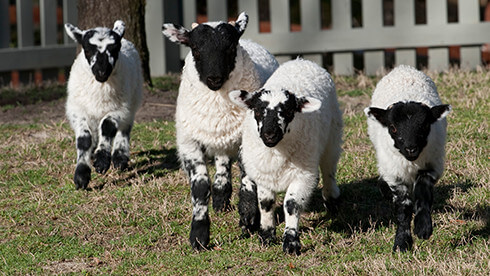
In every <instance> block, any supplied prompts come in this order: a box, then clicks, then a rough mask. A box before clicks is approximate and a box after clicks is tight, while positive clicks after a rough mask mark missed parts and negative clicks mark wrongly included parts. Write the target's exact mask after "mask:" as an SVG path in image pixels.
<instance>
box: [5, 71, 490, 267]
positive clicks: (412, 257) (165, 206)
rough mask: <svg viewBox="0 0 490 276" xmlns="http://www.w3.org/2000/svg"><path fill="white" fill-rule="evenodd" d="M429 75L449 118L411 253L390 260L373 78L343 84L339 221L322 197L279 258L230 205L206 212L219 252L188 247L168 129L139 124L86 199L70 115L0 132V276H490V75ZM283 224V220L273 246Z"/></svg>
mask: <svg viewBox="0 0 490 276" xmlns="http://www.w3.org/2000/svg"><path fill="white" fill-rule="evenodd" d="M431 76H432V77H433V79H434V81H435V82H436V85H437V86H438V89H439V93H440V95H441V97H442V100H443V102H444V103H450V104H451V105H452V107H453V112H452V113H451V114H450V115H449V116H448V139H447V145H446V150H447V160H446V171H445V174H444V176H443V177H442V179H441V180H440V181H439V183H438V184H437V186H436V187H435V204H434V208H433V209H434V210H433V220H434V224H435V228H434V233H433V235H432V237H431V238H430V239H429V240H420V239H417V238H415V239H414V249H413V251H411V252H408V253H403V254H401V253H392V251H391V248H392V245H393V239H394V234H395V224H394V222H393V217H392V206H391V203H390V202H389V201H387V200H385V199H383V197H382V196H381V193H380V192H379V191H378V188H377V178H378V174H377V170H376V160H375V155H374V149H373V147H372V145H371V143H370V141H369V139H368V136H367V133H366V118H365V116H364V114H363V113H362V108H363V107H364V105H365V104H364V105H362V108H360V107H355V103H356V102H358V100H359V99H362V100H361V101H360V102H361V103H366V101H367V102H368V100H366V99H369V96H370V95H371V93H372V90H373V88H374V85H375V83H376V81H377V79H375V78H366V77H363V76H359V77H336V78H335V82H336V84H337V88H338V94H339V97H340V101H341V103H342V106H343V108H344V123H345V128H344V144H343V149H344V152H343V154H342V157H341V160H340V163H339V169H338V175H337V178H338V184H339V186H340V189H341V192H342V197H343V201H342V203H341V204H340V207H339V212H338V214H335V215H333V214H330V213H328V212H326V211H325V210H324V209H323V207H322V204H321V203H320V199H321V193H320V190H317V191H316V192H315V194H314V196H313V200H312V202H311V204H310V206H309V208H308V210H307V211H306V212H305V213H304V214H303V215H302V220H301V223H300V224H301V242H302V245H303V247H302V251H301V253H302V254H301V255H300V256H289V255H286V254H284V253H283V252H282V244H281V243H277V244H275V245H272V246H271V247H268V248H263V247H261V246H260V243H259V239H258V237H257V236H256V235H252V237H250V238H242V237H241V230H240V228H239V226H238V221H239V217H238V212H237V210H236V208H235V210H233V211H230V212H227V213H218V214H216V213H214V211H212V210H211V214H210V217H211V247H212V249H211V250H209V251H205V252H200V253H196V252H195V251H193V250H192V249H191V247H190V245H189V242H188V234H189V229H190V218H191V212H192V211H191V200H190V191H189V185H188V183H187V180H186V177H185V175H184V173H183V172H182V171H181V170H180V169H179V165H178V161H177V157H176V147H175V136H174V135H175V127H174V123H173V122H167V121H151V122H136V124H135V127H134V130H133V136H132V140H131V160H132V161H131V169H130V170H129V171H127V172H123V173H118V172H116V171H114V170H112V169H111V170H109V172H108V173H107V174H106V175H103V176H101V175H97V174H96V173H93V174H92V181H91V183H90V185H89V187H90V189H89V190H88V191H78V190H75V185H74V184H73V181H72V178H73V173H74V170H75V158H76V150H75V139H74V136H73V133H72V131H71V129H70V128H69V126H68V124H67V122H66V120H65V121H59V122H52V123H47V124H35V123H32V124H3V125H0V274H40V273H42V274H69V273H74V274H79V273H85V274H109V273H115V274H156V273H158V274H171V275H174V274H199V275H201V274H227V275H228V274H231V275H233V274H247V275H248V274H280V275H282V274H324V275H332V274H342V275H351V274H362V275H366V274H376V275H378V274H394V275H405V274H410V275H411V274H434V275H458V274H464V275H488V271H490V258H489V255H490V249H489V248H490V240H489V235H490V225H489V223H490V222H489V219H490V184H489V176H490V144H489V126H488V120H489V119H490V101H489V96H490V72H487V71H478V72H472V73H465V72H461V71H450V72H447V73H444V74H440V75H435V74H433V75H431ZM155 83H158V82H155ZM353 103H354V104H353ZM233 168H234V173H235V174H234V175H235V176H238V168H237V166H236V164H235V165H234V167H233ZM210 170H211V171H212V168H210ZM238 181H239V179H238V177H235V178H234V184H233V188H234V193H233V198H232V203H233V205H234V206H236V204H237V202H238V198H237V190H238ZM278 201H280V198H279V200H278ZM210 209H212V208H210ZM283 229H284V223H281V224H279V225H278V228H277V236H278V237H280V235H281V234H282V231H283Z"/></svg>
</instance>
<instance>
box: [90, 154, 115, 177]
mask: <svg viewBox="0 0 490 276" xmlns="http://www.w3.org/2000/svg"><path fill="white" fill-rule="evenodd" d="M110 166H111V154H110V153H109V152H108V151H106V150H99V151H97V152H96V153H95V160H94V168H95V171H96V172H98V173H100V174H105V173H106V172H107V170H109V167H110Z"/></svg>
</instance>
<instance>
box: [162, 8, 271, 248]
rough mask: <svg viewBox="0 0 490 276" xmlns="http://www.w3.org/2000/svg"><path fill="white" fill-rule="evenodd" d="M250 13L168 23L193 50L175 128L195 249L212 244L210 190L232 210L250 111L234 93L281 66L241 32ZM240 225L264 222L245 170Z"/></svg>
mask: <svg viewBox="0 0 490 276" xmlns="http://www.w3.org/2000/svg"><path fill="white" fill-rule="evenodd" d="M247 23H248V16H247V15H246V14H245V13H241V14H240V15H239V16H238V18H237V20H236V22H228V23H226V22H221V21H220V22H207V23H202V24H197V23H194V24H192V27H193V28H192V30H188V29H186V28H184V27H182V26H179V25H176V24H172V23H167V24H163V27H162V32H163V34H164V35H165V36H166V37H167V38H169V39H170V40H171V41H173V42H176V43H179V44H183V45H185V46H188V47H190V48H191V52H190V53H189V54H188V55H187V57H186V58H185V65H184V68H183V71H182V76H181V83H180V88H179V95H178V98H177V108H176V115H175V127H176V136H177V139H176V140H177V148H178V155H179V158H180V161H181V164H182V168H183V170H184V171H185V172H186V173H187V176H188V178H189V181H190V186H191V197H192V205H193V212H192V223H191V231H190V238H189V240H190V243H191V245H192V247H193V248H194V249H197V250H201V249H204V248H206V247H207V246H208V243H209V227H210V220H209V214H208V202H209V196H210V193H212V198H213V208H214V210H215V211H223V210H228V209H229V208H230V197H231V194H232V185H231V163H232V158H235V157H236V156H237V153H238V147H239V145H240V141H241V124H242V120H243V117H244V114H245V111H244V110H242V109H241V108H239V107H238V106H236V105H234V104H233V103H232V102H231V101H230V99H229V97H228V91H231V90H235V89H249V90H255V89H258V88H259V87H260V86H261V85H263V84H264V82H265V81H266V80H267V79H268V78H269V76H270V75H271V74H272V72H273V71H274V70H275V69H276V68H277V67H278V63H277V61H276V59H275V58H274V57H273V56H272V55H271V54H270V53H269V52H268V51H267V50H266V49H264V48H263V47H262V46H260V45H258V44H256V43H253V42H251V41H247V40H241V39H240V36H241V35H242V34H243V32H244V31H245V28H246V26H247ZM208 156H209V157H212V156H214V161H215V166H216V174H215V179H214V183H213V185H212V187H211V185H210V180H209V176H208V171H207V168H206V158H207V157H208ZM239 196H240V202H239V213H240V215H241V216H240V217H241V219H240V224H241V226H242V228H243V229H244V231H245V230H246V229H250V230H253V228H254V227H255V225H256V224H258V222H257V219H258V214H257V213H254V211H257V208H253V206H254V204H255V205H257V196H256V190H255V187H254V185H253V183H251V182H250V181H248V178H247V176H246V175H245V174H244V173H243V172H242V183H241V188H240V193H239Z"/></svg>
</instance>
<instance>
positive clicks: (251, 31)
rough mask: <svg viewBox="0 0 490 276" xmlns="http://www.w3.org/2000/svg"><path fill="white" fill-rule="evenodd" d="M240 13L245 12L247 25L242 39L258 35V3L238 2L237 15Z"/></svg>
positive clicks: (248, 0) (246, 0)
mask: <svg viewBox="0 0 490 276" xmlns="http://www.w3.org/2000/svg"><path fill="white" fill-rule="evenodd" d="M241 12H246V13H247V15H248V24H247V29H246V30H245V34H244V37H247V36H255V35H257V34H258V33H259V6H258V1H250V0H238V13H241Z"/></svg>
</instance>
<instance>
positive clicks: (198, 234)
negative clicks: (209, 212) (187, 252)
mask: <svg viewBox="0 0 490 276" xmlns="http://www.w3.org/2000/svg"><path fill="white" fill-rule="evenodd" d="M209 226H210V221H209V217H208V216H207V217H206V218H204V219H203V220H194V219H193V220H192V224H191V233H190V237H189V241H190V242H191V245H192V248H194V249H195V250H198V251H201V250H204V249H207V248H208V244H209Z"/></svg>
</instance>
